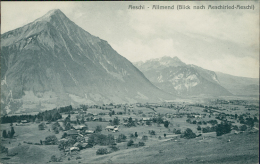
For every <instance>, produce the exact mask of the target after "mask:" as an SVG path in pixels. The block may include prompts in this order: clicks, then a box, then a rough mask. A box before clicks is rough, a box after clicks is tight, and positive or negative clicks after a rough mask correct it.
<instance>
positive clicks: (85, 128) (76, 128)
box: [74, 125, 88, 130]
mask: <svg viewBox="0 0 260 164" xmlns="http://www.w3.org/2000/svg"><path fill="white" fill-rule="evenodd" d="M74 129H75V130H87V129H88V127H87V126H84V125H75V126H74Z"/></svg>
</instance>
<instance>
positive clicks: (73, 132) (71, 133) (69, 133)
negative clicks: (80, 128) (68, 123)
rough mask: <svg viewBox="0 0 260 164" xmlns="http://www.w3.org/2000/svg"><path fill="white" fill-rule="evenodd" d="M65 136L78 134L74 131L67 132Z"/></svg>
mask: <svg viewBox="0 0 260 164" xmlns="http://www.w3.org/2000/svg"><path fill="white" fill-rule="evenodd" d="M67 134H68V135H77V134H78V132H77V131H76V130H68V131H67Z"/></svg>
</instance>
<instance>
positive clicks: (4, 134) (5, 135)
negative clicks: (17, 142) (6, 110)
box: [3, 130, 7, 138]
mask: <svg viewBox="0 0 260 164" xmlns="http://www.w3.org/2000/svg"><path fill="white" fill-rule="evenodd" d="M3 137H4V138H7V134H6V130H3Z"/></svg>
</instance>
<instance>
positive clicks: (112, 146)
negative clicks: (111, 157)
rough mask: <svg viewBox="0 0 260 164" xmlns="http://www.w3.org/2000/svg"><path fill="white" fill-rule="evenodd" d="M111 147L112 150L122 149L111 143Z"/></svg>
mask: <svg viewBox="0 0 260 164" xmlns="http://www.w3.org/2000/svg"><path fill="white" fill-rule="evenodd" d="M109 148H111V151H118V150H120V149H119V148H118V147H116V146H115V145H111V146H109Z"/></svg>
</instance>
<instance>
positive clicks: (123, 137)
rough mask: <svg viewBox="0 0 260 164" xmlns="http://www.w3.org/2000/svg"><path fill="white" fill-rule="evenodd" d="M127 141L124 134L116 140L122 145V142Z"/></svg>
mask: <svg viewBox="0 0 260 164" xmlns="http://www.w3.org/2000/svg"><path fill="white" fill-rule="evenodd" d="M125 141H126V136H125V135H124V134H120V135H119V136H118V138H117V139H116V142H117V143H120V142H125Z"/></svg>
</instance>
